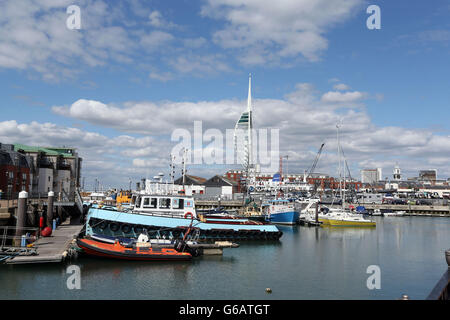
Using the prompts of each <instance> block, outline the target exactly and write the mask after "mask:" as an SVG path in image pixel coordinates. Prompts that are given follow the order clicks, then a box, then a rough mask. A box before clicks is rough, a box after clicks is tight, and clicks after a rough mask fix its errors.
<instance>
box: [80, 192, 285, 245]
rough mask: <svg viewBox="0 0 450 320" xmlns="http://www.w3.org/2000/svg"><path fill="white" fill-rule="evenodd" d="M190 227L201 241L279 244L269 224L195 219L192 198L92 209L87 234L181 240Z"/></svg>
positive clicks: (142, 198) (142, 199) (145, 198)
mask: <svg viewBox="0 0 450 320" xmlns="http://www.w3.org/2000/svg"><path fill="white" fill-rule="evenodd" d="M191 225H192V230H193V231H191V235H195V236H196V237H197V238H198V240H200V241H201V240H205V241H206V240H278V239H279V238H280V237H281V236H282V234H283V233H282V232H281V231H280V230H278V228H277V227H276V226H274V225H271V224H266V223H261V222H257V221H251V220H248V219H242V218H234V217H232V216H230V217H226V218H225V219H224V218H222V219H217V218H215V217H208V216H203V215H200V214H199V215H197V213H196V210H195V204H194V199H193V198H192V197H186V196H174V195H139V196H137V197H136V198H135V203H134V209H133V210H130V211H114V210H108V209H104V208H91V209H90V210H89V212H88V215H87V220H86V234H87V235H91V236H92V235H95V234H100V235H106V236H113V237H126V238H137V237H138V236H139V235H140V234H141V233H142V232H143V231H144V229H145V231H146V232H147V233H148V234H149V235H150V236H153V237H157V238H166V239H177V238H183V237H184V235H185V233H186V232H187V230H188V229H189V227H190V226H191Z"/></svg>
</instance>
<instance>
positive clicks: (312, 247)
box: [0, 217, 450, 300]
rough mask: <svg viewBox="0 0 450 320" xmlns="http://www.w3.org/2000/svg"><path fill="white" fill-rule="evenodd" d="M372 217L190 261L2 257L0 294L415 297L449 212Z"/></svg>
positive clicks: (442, 245)
mask: <svg viewBox="0 0 450 320" xmlns="http://www.w3.org/2000/svg"><path fill="white" fill-rule="evenodd" d="M375 220H376V222H377V227H376V228H367V229H366V228H333V229H331V228H308V227H300V226H295V227H280V229H281V230H282V231H283V232H284V235H283V237H282V238H281V240H280V242H276V243H251V244H246V243H242V244H241V247H240V248H237V249H225V250H224V255H223V256H204V257H201V258H197V259H194V260H193V261H192V262H180V263H167V262H161V263H159V262H134V261H131V262H128V261H117V260H100V259H94V258H88V257H79V258H78V259H77V260H73V261H71V262H70V263H68V264H45V265H43V264H42V265H39V264H38V265H36V264H35V265H14V266H10V265H2V266H0V283H1V290H0V299H171V300H172V299H174V300H178V299H194V300H195V299H202V300H203V299H213V300H215V299H226V300H229V299H239V300H250V299H282V300H285V299H296V300H297V299H398V298H400V297H401V295H402V294H407V295H408V296H409V297H410V298H411V299H425V298H426V297H427V295H428V294H429V293H430V291H431V289H432V288H433V287H434V285H435V284H436V282H437V281H438V280H439V278H440V277H441V275H442V273H443V272H444V271H445V270H446V268H447V264H446V262H445V259H444V251H445V250H446V249H448V248H449V247H450V219H448V218H439V217H389V218H386V217H385V218H383V217H376V218H375ZM70 264H73V265H78V266H79V267H80V270H81V289H80V290H69V289H68V288H67V284H66V282H67V279H68V278H69V276H70V274H67V273H66V268H67V266H69V265H70ZM371 265H377V266H379V267H380V270H381V289H374V290H369V289H368V288H367V279H368V277H369V276H371V274H368V273H367V272H366V271H367V267H368V266H371ZM266 288H271V289H272V293H271V294H267V293H266V292H265V289H266Z"/></svg>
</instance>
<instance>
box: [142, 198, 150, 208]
mask: <svg viewBox="0 0 450 320" xmlns="http://www.w3.org/2000/svg"><path fill="white" fill-rule="evenodd" d="M149 205H150V198H144V203H143V204H142V207H143V208H148V207H149Z"/></svg>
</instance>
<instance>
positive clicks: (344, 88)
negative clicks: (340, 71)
mask: <svg viewBox="0 0 450 320" xmlns="http://www.w3.org/2000/svg"><path fill="white" fill-rule="evenodd" d="M333 89H334V90H339V91H347V90H350V87H349V86H348V85H346V84H344V83H337V84H335V85H334V86H333Z"/></svg>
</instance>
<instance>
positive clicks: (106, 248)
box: [77, 238, 192, 261]
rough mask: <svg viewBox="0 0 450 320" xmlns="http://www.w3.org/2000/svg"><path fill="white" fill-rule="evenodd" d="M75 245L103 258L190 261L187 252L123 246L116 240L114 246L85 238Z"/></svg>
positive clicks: (87, 252)
mask: <svg viewBox="0 0 450 320" xmlns="http://www.w3.org/2000/svg"><path fill="white" fill-rule="evenodd" d="M77 245H78V246H79V247H80V248H81V249H83V251H84V252H85V253H86V254H88V255H92V256H96V257H104V258H114V259H123V260H139V261H150V260H165V261H179V260H191V259H192V255H191V254H190V253H188V252H178V251H176V250H175V249H171V248H163V247H157V246H154V247H152V246H151V245H150V244H140V243H137V244H132V245H123V244H121V243H120V242H119V241H118V240H116V241H115V243H114V244H110V243H104V242H100V241H96V240H92V239H86V238H85V239H77Z"/></svg>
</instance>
